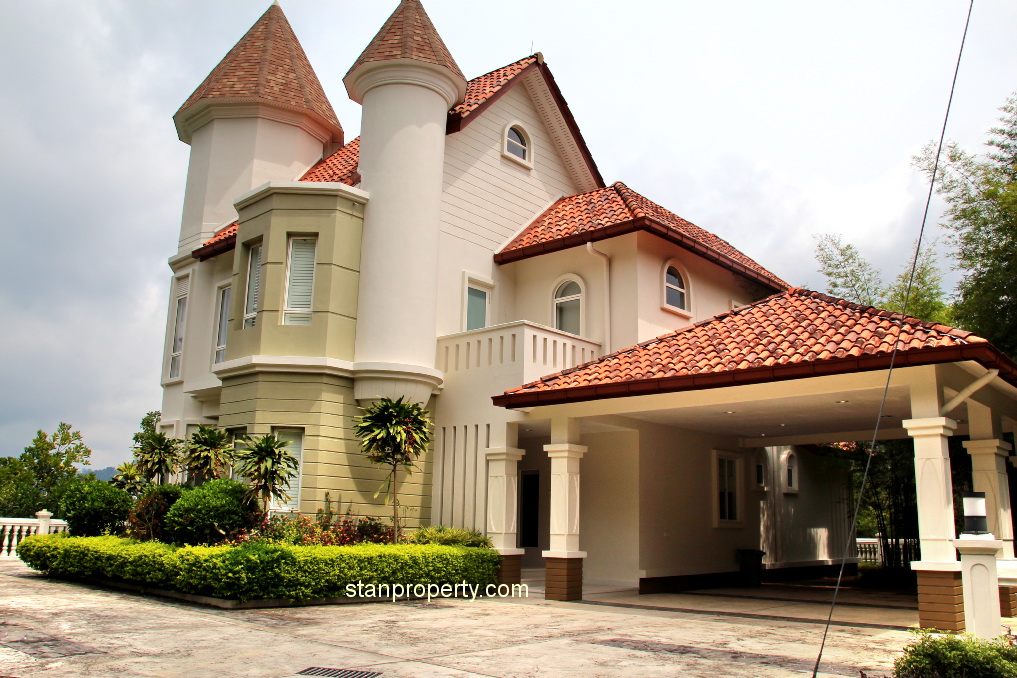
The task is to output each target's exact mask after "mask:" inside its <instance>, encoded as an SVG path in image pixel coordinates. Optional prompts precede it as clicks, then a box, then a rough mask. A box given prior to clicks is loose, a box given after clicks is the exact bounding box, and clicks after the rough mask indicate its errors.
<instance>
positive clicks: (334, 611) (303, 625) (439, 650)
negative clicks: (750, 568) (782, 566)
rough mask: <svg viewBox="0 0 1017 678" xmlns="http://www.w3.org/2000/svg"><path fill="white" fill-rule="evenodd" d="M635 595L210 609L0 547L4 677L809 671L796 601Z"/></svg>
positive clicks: (887, 636)
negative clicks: (755, 609) (7, 553)
mask: <svg viewBox="0 0 1017 678" xmlns="http://www.w3.org/2000/svg"><path fill="white" fill-rule="evenodd" d="M702 597H703V596H702V595H700V598H702ZM631 600H635V601H636V602H635V603H633V602H630V601H631ZM638 600H639V598H636V597H633V596H629V597H626V598H625V603H624V604H619V605H614V604H612V598H611V596H603V597H601V598H600V599H599V600H597V601H596V604H590V603H588V602H587V603H552V602H547V601H544V600H542V599H539V598H530V599H526V600H522V599H512V600H492V599H487V600H485V599H478V600H476V601H470V600H460V599H456V600H441V601H434V602H431V603H426V602H399V603H373V604H361V605H334V606H320V607H293V608H277V609H264V610H219V609H212V608H205V607H199V606H196V605H191V604H186V603H181V602H176V601H171V600H166V599H160V598H155V597H147V596H140V595H135V594H131V593H123V592H118V591H111V590H106V589H100V588H95V587H90V586H86V585H82V584H73V583H68V582H61V581H54V580H49V579H46V578H43V577H41V576H39V575H37V574H36V573H34V572H32V571H31V570H29V569H28V568H26V567H25V566H24V565H22V564H21V563H20V562H18V561H2V562H0V678H3V677H11V676H12V677H15V678H43V677H50V676H53V677H56V676H60V677H61V678H68V677H70V678H75V677H77V676H90V677H91V676H95V677H106V676H111V677H112V676H138V677H142V676H143V677H148V676H181V677H185V676H186V677H187V678H203V677H204V676H216V677H224V678H232V677H240V676H251V677H264V678H284V677H289V676H294V675H296V674H298V673H299V672H300V671H302V670H304V669H308V668H310V667H325V668H334V669H356V670H358V671H364V672H374V673H377V674H380V675H381V676H382V678H397V677H414V678H430V677H437V676H443V677H466V676H499V677H506V678H507V677H522V676H567V677H573V676H575V677H579V676H582V677H587V676H598V677H599V676H603V677H614V676H618V677H621V676H625V677H626V678H642V677H649V676H683V677H685V676H687V677H692V678H695V677H699V676H702V677H707V676H711V677H712V676H718V677H719V676H723V677H724V678H732V677H734V678H740V677H744V678H769V677H771V676H773V677H776V676H803V675H811V670H812V665H813V662H814V661H815V654H816V651H817V649H818V644H819V641H820V638H821V635H822V632H823V626H822V625H821V624H819V623H817V622H816V620H815V619H806V618H805V617H804V616H803V617H802V619H801V620H796V619H795V608H794V606H786V605H785V606H784V607H783V608H782V613H781V615H780V617H776V616H773V615H771V616H765V615H758V614H756V615H746V616H745V617H740V616H737V608H738V605H740V604H741V600H740V599H739V598H738V597H732V596H727V597H723V598H719V599H718V604H719V606H718V610H719V609H720V608H721V607H723V606H727V607H723V609H724V610H726V611H725V612H724V613H723V614H713V613H711V612H710V610H709V609H706V608H708V607H709V606H705V607H704V606H703V605H701V607H704V609H701V610H700V609H690V608H689V607H688V606H687V605H685V604H684V603H682V604H673V605H668V604H664V605H662V604H660V602H661V599H660V598H659V597H658V598H657V599H656V601H655V602H654V603H653V604H652V605H645V606H642V605H639V604H638ZM668 607H673V608H675V609H667V608H668ZM732 610H733V612H732ZM856 612H857V610H856ZM880 614H881V613H880V612H879V610H878V609H874V610H873V615H872V619H875V620H877V621H878V620H879V618H880V617H879V615H880ZM761 617H763V618H761ZM908 639H909V636H908V633H907V632H906V631H903V630H899V629H896V628H894V627H893V626H892V625H891V624H884V625H880V624H878V623H875V624H869V625H866V626H862V625H861V623H859V625H857V626H855V625H852V624H851V623H850V622H847V623H844V624H843V625H840V626H835V627H833V628H832V629H831V631H830V638H829V641H828V644H827V650H826V653H825V655H824V663H823V667H822V670H821V674H820V675H823V676H851V677H852V678H858V675H859V673H858V672H859V670H864V671H865V672H866V673H869V674H870V675H873V674H874V675H882V674H883V673H889V670H890V668H891V666H892V663H893V658H894V657H895V656H896V655H897V654H898V653H899V650H900V648H901V647H903V646H904V645H905V644H906V643H907V642H908ZM333 675H335V674H333Z"/></svg>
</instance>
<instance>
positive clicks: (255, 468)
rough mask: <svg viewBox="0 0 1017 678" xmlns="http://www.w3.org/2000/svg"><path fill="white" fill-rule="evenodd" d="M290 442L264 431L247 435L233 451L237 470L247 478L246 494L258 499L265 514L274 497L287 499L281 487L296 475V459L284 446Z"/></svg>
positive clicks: (266, 514)
mask: <svg viewBox="0 0 1017 678" xmlns="http://www.w3.org/2000/svg"><path fill="white" fill-rule="evenodd" d="M288 445H289V442H288V441H286V440H282V439H281V438H277V437H275V436H274V435H272V434H266V435H263V436H259V437H257V438H252V437H251V436H246V437H244V438H243V440H242V441H241V445H240V447H239V448H238V449H237V451H236V462H237V467H236V470H237V473H239V474H240V475H242V476H243V477H244V478H246V479H247V481H248V484H249V486H250V489H249V490H248V495H249V496H252V497H257V498H258V499H260V500H261V505H262V511H263V512H264V514H265V516H266V517H267V516H268V507H269V503H270V502H271V500H272V499H273V498H275V499H279V500H281V501H289V499H290V496H289V495H288V494H286V490H285V489H283V488H285V487H287V486H288V485H289V482H290V480H291V479H292V478H293V477H294V476H295V475H297V471H298V469H299V466H300V464H299V462H298V461H297V458H296V457H294V456H293V455H292V454H290V453H289V452H288V451H287V450H286V447H287V446H288Z"/></svg>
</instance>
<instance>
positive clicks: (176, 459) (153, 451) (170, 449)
mask: <svg viewBox="0 0 1017 678" xmlns="http://www.w3.org/2000/svg"><path fill="white" fill-rule="evenodd" d="M182 442H183V441H181V440H178V439H176V438H170V437H169V436H167V435H166V434H165V433H162V432H161V431H158V432H154V433H145V434H144V435H143V436H142V437H141V438H140V444H139V447H138V448H137V449H136V450H135V451H134V455H135V459H136V460H137V462H136V463H137V464H138V469H139V470H140V471H141V474H142V475H143V476H144V477H145V478H146V479H147V480H157V481H158V482H160V483H166V482H169V477H170V476H171V475H173V474H174V473H176V472H177V470H178V469H179V468H180V445H181V443H182Z"/></svg>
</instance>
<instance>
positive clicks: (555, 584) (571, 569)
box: [544, 558, 583, 600]
mask: <svg viewBox="0 0 1017 678" xmlns="http://www.w3.org/2000/svg"><path fill="white" fill-rule="evenodd" d="M544 562H545V563H546V564H547V575H546V579H545V581H544V598H546V599H547V600H582V598H583V559H582V558H545V559H544Z"/></svg>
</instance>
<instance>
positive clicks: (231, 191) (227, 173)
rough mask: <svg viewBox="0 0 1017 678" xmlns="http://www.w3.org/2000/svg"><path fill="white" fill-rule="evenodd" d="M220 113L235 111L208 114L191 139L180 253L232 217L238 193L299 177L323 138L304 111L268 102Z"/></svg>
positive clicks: (319, 154)
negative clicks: (286, 109)
mask: <svg viewBox="0 0 1017 678" xmlns="http://www.w3.org/2000/svg"><path fill="white" fill-rule="evenodd" d="M219 115H222V116H226V115H230V116H236V117H216V118H215V119H211V120H210V121H209V122H207V123H206V124H204V125H203V126H201V127H200V128H198V129H197V130H195V131H194V133H193V135H192V137H191V140H190V144H191V153H190V160H189V162H188V167H187V183H186V186H185V192H184V207H183V216H182V219H181V228H180V243H179V251H180V252H182V253H184V252H190V251H191V250H194V249H196V248H198V247H200V246H201V244H202V243H203V242H205V241H206V240H207V239H208V238H210V237H211V236H212V234H213V233H214V232H215V230H216V229H217V228H219V227H221V226H224V225H225V224H227V223H229V222H231V221H233V220H234V219H236V216H237V215H236V210H235V209H234V208H233V201H234V200H236V199H237V198H238V197H239V196H240V195H242V194H244V193H246V192H247V191H249V190H251V189H252V188H254V187H256V186H260V185H261V184H263V183H265V182H267V181H293V180H295V179H297V178H299V177H300V175H301V174H303V173H304V172H306V171H307V170H308V169H310V167H311V166H312V165H314V163H316V162H317V161H318V160H320V159H321V157H322V152H323V148H324V146H323V144H324V141H325V139H327V138H328V134H327V133H326V132H325V131H324V129H320V128H319V126H317V125H315V124H313V123H310V121H309V119H308V118H307V116H302V115H298V114H294V113H289V112H282V111H277V110H275V109H271V108H267V107H262V108H260V109H259V108H258V107H256V106H251V107H247V108H244V107H235V106H234V107H232V108H230V109H229V110H228V112H227V111H225V110H224V111H222V112H220V113H219ZM256 116H262V117H256ZM273 118H274V119H273ZM311 131H313V132H314V133H313V134H312V133H311Z"/></svg>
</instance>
